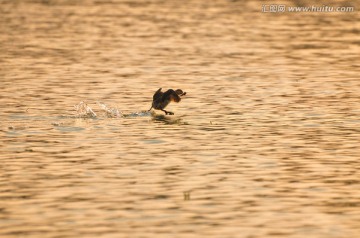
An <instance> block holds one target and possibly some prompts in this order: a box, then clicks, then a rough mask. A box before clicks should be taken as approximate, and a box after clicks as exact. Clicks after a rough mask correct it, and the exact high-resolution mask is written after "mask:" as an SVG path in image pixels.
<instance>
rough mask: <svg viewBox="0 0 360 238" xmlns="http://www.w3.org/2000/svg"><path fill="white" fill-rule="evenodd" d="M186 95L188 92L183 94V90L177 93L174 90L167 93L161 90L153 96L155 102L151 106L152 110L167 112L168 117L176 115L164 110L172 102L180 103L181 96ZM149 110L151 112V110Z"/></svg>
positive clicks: (178, 90) (177, 90)
mask: <svg viewBox="0 0 360 238" xmlns="http://www.w3.org/2000/svg"><path fill="white" fill-rule="evenodd" d="M184 95H186V92H183V90H181V89H176V90H175V91H174V90H173V89H169V90H167V91H166V92H164V93H163V92H161V88H159V89H158V90H157V91H156V92H155V94H154V96H153V102H152V105H151V108H154V109H157V110H161V111H163V112H165V114H166V115H168V114H169V115H174V113H173V112H169V111H166V110H164V108H165V107H166V106H167V105H168V104H169V103H170V102H180V101H181V98H180V96H184ZM151 108H150V109H149V111H150V110H151Z"/></svg>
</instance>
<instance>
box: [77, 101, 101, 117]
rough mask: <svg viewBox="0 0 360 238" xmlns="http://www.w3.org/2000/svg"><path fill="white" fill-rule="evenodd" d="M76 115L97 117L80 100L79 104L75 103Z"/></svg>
mask: <svg viewBox="0 0 360 238" xmlns="http://www.w3.org/2000/svg"><path fill="white" fill-rule="evenodd" d="M74 107H75V110H76V116H77V117H88V118H94V117H97V115H96V113H95V112H94V111H93V110H92V109H91V107H89V106H88V105H87V104H86V103H85V102H83V101H81V102H80V103H79V104H77V105H75V106H74Z"/></svg>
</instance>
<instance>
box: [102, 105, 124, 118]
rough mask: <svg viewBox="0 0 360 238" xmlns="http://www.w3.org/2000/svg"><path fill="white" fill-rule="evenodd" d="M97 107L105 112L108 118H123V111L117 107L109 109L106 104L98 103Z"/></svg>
mask: <svg viewBox="0 0 360 238" xmlns="http://www.w3.org/2000/svg"><path fill="white" fill-rule="evenodd" d="M96 103H97V105H98V106H99V107H100V108H101V110H103V112H105V116H106V117H110V118H112V117H122V113H121V111H119V109H118V108H117V107H108V106H106V104H105V103H102V102H96Z"/></svg>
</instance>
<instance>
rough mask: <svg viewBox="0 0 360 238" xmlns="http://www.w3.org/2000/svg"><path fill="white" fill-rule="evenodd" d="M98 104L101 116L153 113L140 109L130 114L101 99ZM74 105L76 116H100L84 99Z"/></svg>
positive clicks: (130, 115)
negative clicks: (108, 104)
mask: <svg viewBox="0 0 360 238" xmlns="http://www.w3.org/2000/svg"><path fill="white" fill-rule="evenodd" d="M96 104H97V105H98V106H99V108H100V109H101V112H102V113H101V115H99V116H100V117H106V118H124V117H126V118H128V117H146V116H151V115H152V114H151V112H150V111H138V112H132V113H129V114H123V113H122V112H121V111H120V110H119V109H118V108H117V107H110V106H107V105H106V104H105V103H102V102H99V101H97V102H96ZM74 107H75V110H76V117H81V118H95V117H98V115H97V114H96V113H95V112H94V110H93V109H92V108H91V107H90V106H89V105H87V104H86V103H85V102H83V101H81V102H80V103H79V104H77V105H75V106H74Z"/></svg>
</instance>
